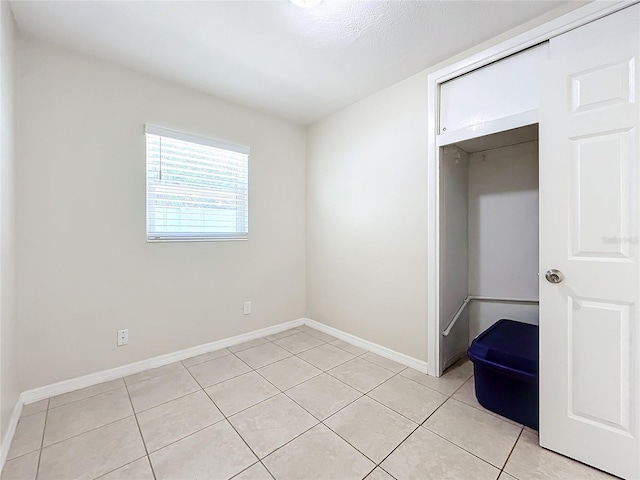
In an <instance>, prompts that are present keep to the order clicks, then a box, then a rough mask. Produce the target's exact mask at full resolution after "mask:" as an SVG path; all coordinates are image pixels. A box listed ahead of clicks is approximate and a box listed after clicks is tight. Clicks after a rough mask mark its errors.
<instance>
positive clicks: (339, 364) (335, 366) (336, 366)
mask: <svg viewBox="0 0 640 480" xmlns="http://www.w3.org/2000/svg"><path fill="white" fill-rule="evenodd" d="M325 345H331V344H330V343H325ZM322 346H323V345H318V346H317V347H314V348H312V349H311V350H315V349H316V348H320V347H322ZM335 348H338V347H335ZM311 350H307V351H306V352H310V351H311ZM339 350H341V349H339ZM342 351H343V352H345V353H349V352H347V351H346V350H342ZM306 352H300V353H306ZM349 355H353V353H349ZM363 355H364V354H363ZM296 357H298V358H300V360H304V361H305V362H307V363H310V364H311V365H313V363H311V362H309V360H305V359H304V358H302V357H299V356H298V355H296ZM356 358H358V357H357V356H354V357H353V358H350V359H348V360H345V361H344V362H342V363H338V364H337V365H334V366H332V367H331V368H329V369H327V370H324V369H323V368H320V367H318V366H317V365H313V366H314V367H316V368H318V369H320V370H322V371H323V372H324V373H327V372H328V371H329V370H332V369H334V368H338V367H339V366H341V365H344V364H345V363H347V362H350V361H351V360H355V359H356Z"/></svg>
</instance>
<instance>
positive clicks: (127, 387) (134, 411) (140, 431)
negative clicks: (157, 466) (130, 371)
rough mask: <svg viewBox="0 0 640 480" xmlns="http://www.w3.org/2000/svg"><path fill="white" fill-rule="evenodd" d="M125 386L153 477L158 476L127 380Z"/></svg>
mask: <svg viewBox="0 0 640 480" xmlns="http://www.w3.org/2000/svg"><path fill="white" fill-rule="evenodd" d="M124 386H125V388H126V389H127V396H128V397H129V403H130V404H131V410H133V418H135V420H136V425H137V427H138V433H139V434H140V440H142V446H143V447H144V451H145V452H146V453H147V459H148V460H149V466H150V467H151V474H152V475H153V478H154V479H155V478H156V471H155V470H154V468H153V464H152V463H151V457H150V456H149V449H148V448H147V442H146V441H145V439H144V435H143V434H142V429H141V428H140V422H139V421H138V415H136V409H135V407H134V406H133V400H132V399H131V394H130V393H129V386H128V385H127V382H124ZM123 466H124V465H121V466H120V467H118V468H122V467H123Z"/></svg>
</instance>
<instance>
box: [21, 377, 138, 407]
mask: <svg viewBox="0 0 640 480" xmlns="http://www.w3.org/2000/svg"><path fill="white" fill-rule="evenodd" d="M114 380H122V383H123V384H124V385H125V386H126V382H125V381H124V377H120V378H114V379H113V380H108V381H107V382H100V383H96V384H95V385H89V386H88V387H84V388H91V387H95V386H96V385H101V384H103V383H108V382H113V381H114ZM136 383H139V382H136ZM121 387H122V385H120V386H118V387H115V388H112V389H109V390H105V391H104V392H100V393H96V394H94V395H89V396H87V397H83V398H79V399H77V400H72V401H71V402H67V403H61V404H60V405H56V406H55V407H52V406H51V399H53V398H56V397H59V396H60V395H67V394H68V393H73V392H78V391H80V390H84V388H80V389H77V390H71V391H70V392H67V393H61V394H60V395H55V396H53V397H49V406H48V407H47V410H55V409H56V408H60V407H64V406H66V405H71V404H72V403H78V402H81V401H83V400H87V399H88V398H93V397H97V396H98V395H102V394H103V393H109V392H113V391H114V390H117V389H119V388H121ZM39 413H41V412H39ZM28 416H31V415H28Z"/></svg>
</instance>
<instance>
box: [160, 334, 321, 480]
mask: <svg viewBox="0 0 640 480" xmlns="http://www.w3.org/2000/svg"><path fill="white" fill-rule="evenodd" d="M258 346H259V345H258ZM231 353H232V355H235V352H231ZM235 356H236V357H237V358H238V359H239V360H240V361H242V362H243V363H245V364H246V365H247V366H248V367H249V368H251V369H252V371H253V372H255V373H256V374H257V375H258V376H260V377H261V378H263V379H264V380H265V381H267V382H268V383H270V384H271V385H273V383H271V382H270V381H269V380H268V379H266V378H264V377H263V376H262V375H261V374H260V372H258V371H257V370H256V369H255V368H253V367H252V366H251V365H249V364H247V363H246V362H244V361H243V360H242V359H241V358H240V357H238V356H237V355H235ZM287 358H290V357H287ZM282 360H284V359H282ZM274 363H275V362H274ZM270 365H271V364H270ZM265 366H266V365H265ZM260 368H262V367H260ZM187 370H188V369H187ZM189 373H191V372H189ZM246 373H249V372H246ZM192 376H193V375H192ZM234 378H236V377H234ZM194 380H196V379H195V377H194ZM196 382H197V380H196ZM220 383H223V382H220ZM273 387H274V388H275V389H276V390H277V391H279V392H280V393H278V394H276V395H272V396H271V397H269V398H266V399H264V400H262V401H261V402H258V403H256V404H254V405H251V406H249V407H247V408H245V409H244V410H241V411H240V412H243V411H245V410H248V409H249V408H252V407H255V406H256V405H259V404H261V403H263V402H266V401H267V400H270V399H271V398H274V397H276V396H278V395H280V394H284V392H283V391H282V390H280V389H279V388H278V387H276V386H275V385H273ZM203 390H204V389H203ZM204 393H205V395H207V397H209V399H210V400H211V402H212V403H213V404H214V405H215V406H216V408H217V409H218V410H219V411H220V413H222V415H223V416H224V420H225V421H226V422H227V423H228V424H229V425H230V426H231V428H232V429H233V430H234V431H235V432H236V434H237V435H238V436H239V437H240V439H241V440H242V441H243V442H244V444H245V445H246V446H247V448H248V449H249V450H250V451H251V453H253V455H254V456H255V457H256V458H257V459H258V462H256V463H260V464H261V465H262V466H263V467H264V469H265V470H266V471H267V473H269V475H270V476H271V477H272V478H274V479H275V477H274V475H273V474H272V473H271V470H269V469H268V468H267V466H266V465H265V464H264V463H263V462H262V460H263V459H262V458H260V456H259V455H258V454H257V453H256V452H255V451H254V450H253V448H251V446H250V445H249V443H248V442H247V440H246V439H245V438H244V437H243V436H242V435H241V434H240V432H239V431H238V430H237V429H236V427H235V426H234V425H233V423H231V420H229V417H232V416H233V415H237V414H239V413H240V412H236V413H234V414H233V415H229V417H227V415H226V414H225V413H224V412H223V411H222V409H221V408H220V407H218V405H217V404H216V402H215V401H214V400H213V398H211V397H210V396H209V394H208V393H207V392H206V391H205V392H204ZM287 398H289V397H288V396H287ZM305 412H306V410H305ZM307 413H308V412H307ZM309 415H311V414H309ZM312 417H313V415H312ZM314 418H315V417H314ZM316 425H318V424H315V425H313V426H312V427H311V428H314V427H315V426H316ZM207 428H208V427H207ZM311 428H309V429H307V430H305V431H304V432H302V433H301V434H300V435H304V434H305V433H306V432H308V431H309V430H311ZM192 435H193V434H192ZM300 435H297V436H296V437H294V438H292V439H291V440H289V442H292V441H293V440H295V439H296V438H298V437H299V436H300ZM185 438H186V437H185ZM289 442H286V443H285V444H284V445H286V444H287V443H289ZM284 445H281V446H280V447H278V448H277V449H276V450H278V449H280V448H282V447H283V446H284ZM163 448H164V447H163ZM276 450H274V451H273V452H269V453H268V454H267V455H265V456H264V458H267V457H268V456H269V455H271V454H272V453H274V452H275V451H276ZM253 465H255V463H253V464H251V465H250V466H249V467H247V468H246V469H244V470H247V469H248V468H250V467H251V466H253ZM244 470H241V471H240V472H238V473H236V474H235V475H234V477H235V476H237V475H239V474H240V473H242V472H243V471H244Z"/></svg>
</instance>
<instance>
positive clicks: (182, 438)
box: [119, 418, 228, 468]
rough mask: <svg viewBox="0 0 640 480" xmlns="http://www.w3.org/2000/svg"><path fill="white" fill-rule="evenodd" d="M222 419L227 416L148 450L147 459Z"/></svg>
mask: <svg viewBox="0 0 640 480" xmlns="http://www.w3.org/2000/svg"><path fill="white" fill-rule="evenodd" d="M224 420H228V419H227V418H221V419H219V420H216V421H215V422H213V423H212V424H211V425H207V426H205V427H201V428H198V429H197V430H194V431H193V432H191V433H190V434H188V435H185V436H184V437H181V438H178V439H176V440H172V441H171V442H169V443H167V444H166V445H163V446H162V447H160V448H157V449H155V450H153V451H152V452H148V453H147V456H148V457H149V459H151V455H153V454H154V453H158V452H159V451H160V450H164V449H165V448H167V447H169V446H171V445H173V444H175V443H178V442H180V441H182V440H185V439H187V438H189V437H191V436H193V435H195V434H196V433H200V432H202V431H203V430H206V429H207V428H210V427H213V426H214V425H217V424H219V423H220V422H222V421H224ZM143 442H144V439H143ZM145 447H146V444H145ZM119 468H120V467H119Z"/></svg>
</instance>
